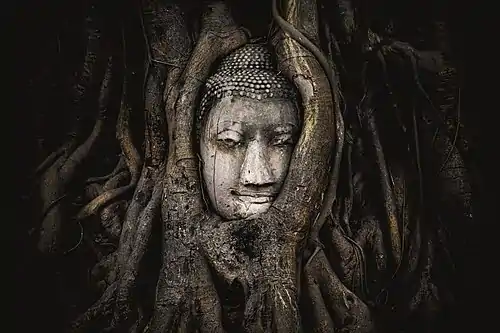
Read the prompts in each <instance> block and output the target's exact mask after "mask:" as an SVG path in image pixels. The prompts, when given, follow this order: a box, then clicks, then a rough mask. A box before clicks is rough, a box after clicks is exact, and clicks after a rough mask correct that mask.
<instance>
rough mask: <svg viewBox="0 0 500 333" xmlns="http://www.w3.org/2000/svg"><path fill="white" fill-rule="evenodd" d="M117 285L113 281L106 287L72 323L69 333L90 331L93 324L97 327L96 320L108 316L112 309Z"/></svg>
mask: <svg viewBox="0 0 500 333" xmlns="http://www.w3.org/2000/svg"><path fill="white" fill-rule="evenodd" d="M117 287H118V282H114V283H113V284H111V285H110V286H109V287H108V288H106V291H105V292H104V294H103V295H102V296H101V298H100V299H99V300H98V301H97V302H96V303H94V304H93V305H92V306H91V307H90V308H89V309H88V310H87V311H85V313H84V314H82V315H81V316H80V317H78V319H77V320H75V321H74V322H73V323H72V325H71V329H70V330H69V331H70V332H71V333H84V332H89V331H92V330H93V325H95V326H96V327H98V325H97V324H96V321H100V320H103V319H104V318H106V317H109V316H110V315H111V314H112V311H113V303H114V299H115V297H116V290H117Z"/></svg>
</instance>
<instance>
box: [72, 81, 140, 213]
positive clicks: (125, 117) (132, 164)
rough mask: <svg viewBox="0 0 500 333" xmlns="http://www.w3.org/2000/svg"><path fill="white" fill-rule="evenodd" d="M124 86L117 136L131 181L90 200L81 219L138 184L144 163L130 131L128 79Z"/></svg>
mask: <svg viewBox="0 0 500 333" xmlns="http://www.w3.org/2000/svg"><path fill="white" fill-rule="evenodd" d="M124 87H125V88H124V97H123V100H122V106H121V108H120V113H119V116H118V124H117V138H118V140H119V142H120V146H121V148H122V151H123V154H124V156H125V160H126V163H127V166H128V169H129V171H130V183H129V184H128V185H126V186H122V187H120V188H116V189H112V190H110V191H107V192H105V193H103V194H101V195H100V196H98V197H97V198H95V199H94V200H92V201H91V202H89V203H88V204H87V205H86V206H85V207H83V208H82V209H81V210H80V212H78V215H77V216H76V218H77V219H79V220H83V219H85V218H87V217H88V216H90V215H93V214H95V213H96V212H97V211H98V210H99V209H100V208H101V207H103V206H105V205H106V204H108V203H109V202H111V201H113V200H116V199H117V198H119V197H121V196H123V195H124V194H126V193H127V192H129V191H131V190H133V189H134V187H135V185H136V184H137V181H138V178H139V168H140V166H141V165H142V161H141V156H140V154H139V152H138V151H137V149H136V148H135V147H134V144H133V142H132V134H131V132H130V126H129V120H130V113H131V111H132V108H131V107H130V106H129V103H128V101H127V96H128V91H127V79H125V83H124Z"/></svg>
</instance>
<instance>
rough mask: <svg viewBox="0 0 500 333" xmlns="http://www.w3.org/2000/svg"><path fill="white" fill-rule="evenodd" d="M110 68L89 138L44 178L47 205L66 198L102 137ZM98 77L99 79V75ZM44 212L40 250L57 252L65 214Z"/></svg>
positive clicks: (57, 211) (54, 208) (59, 211)
mask: <svg viewBox="0 0 500 333" xmlns="http://www.w3.org/2000/svg"><path fill="white" fill-rule="evenodd" d="M110 67H111V65H110V64H108V68H107V70H106V72H105V74H104V77H103V78H102V80H103V81H102V82H103V84H102V87H103V90H102V92H101V96H100V99H99V115H98V117H97V120H96V122H95V124H94V128H93V130H92V132H91V133H90V135H89V137H88V138H87V139H86V140H85V142H83V143H82V144H81V145H80V146H78V147H77V148H76V149H75V150H74V151H72V152H70V151H68V150H67V151H66V152H67V153H66V154H65V155H63V156H61V157H60V158H59V159H58V160H57V161H56V162H55V163H54V164H53V165H52V166H51V167H50V168H49V169H48V170H47V171H46V173H45V174H44V176H43V181H42V184H41V186H42V200H43V201H45V202H51V201H54V200H55V199H56V198H58V197H62V196H63V195H64V192H65V188H66V186H67V185H68V184H69V183H70V182H71V181H72V178H73V175H74V174H75V172H76V170H77V168H78V167H79V166H80V165H81V164H82V163H83V161H84V159H85V157H86V156H87V155H88V153H89V151H90V150H91V148H92V147H93V146H94V145H95V143H96V141H97V140H98V138H99V137H100V135H101V134H102V129H103V126H104V120H105V114H106V111H107V104H106V103H107V87H108V82H109V80H110V71H111V68H110ZM95 75H96V76H99V73H97V74H95ZM72 145H73V144H72V143H68V147H70V146H72ZM45 205H46V204H45ZM43 209H44V211H47V214H46V215H45V216H44V218H43V221H42V226H41V229H40V238H39V242H38V248H39V250H40V251H41V252H43V253H51V252H55V251H57V250H58V247H59V242H58V234H59V232H60V228H61V223H62V214H63V212H62V211H61V210H60V209H59V208H58V207H57V206H53V207H52V208H51V210H50V211H49V210H48V208H47V207H43Z"/></svg>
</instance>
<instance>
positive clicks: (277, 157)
mask: <svg viewBox="0 0 500 333" xmlns="http://www.w3.org/2000/svg"><path fill="white" fill-rule="evenodd" d="M298 134H299V115H298V110H297V108H296V106H295V104H294V103H292V102H291V101H286V100H277V99H266V100H256V99H250V98H245V97H224V98H222V99H220V100H219V101H217V102H216V103H215V105H214V107H213V108H212V109H211V110H210V112H209V114H208V115H207V119H206V121H205V122H204V124H203V127H202V129H201V137H200V152H201V158H202V161H203V179H204V182H205V186H206V189H207V191H208V196H209V198H210V201H211V203H212V206H213V207H214V208H215V209H216V211H217V213H218V214H219V215H220V216H222V217H223V218H225V219H246V218H251V217H255V216H256V215H257V214H261V213H264V212H265V211H267V210H268V209H269V207H270V206H271V204H272V202H273V201H274V199H275V198H276V196H277V195H278V194H279V191H280V189H281V186H282V185H283V181H284V180H285V177H286V174H287V171H288V166H289V162H290V157H291V155H292V152H293V148H294V146H295V143H296V138H297V136H298Z"/></svg>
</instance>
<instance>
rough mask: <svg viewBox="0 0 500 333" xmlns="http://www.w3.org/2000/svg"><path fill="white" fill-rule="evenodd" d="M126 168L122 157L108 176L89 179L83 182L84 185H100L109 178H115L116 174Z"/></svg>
mask: <svg viewBox="0 0 500 333" xmlns="http://www.w3.org/2000/svg"><path fill="white" fill-rule="evenodd" d="M125 167H126V164H125V158H124V157H123V155H122V156H121V157H120V160H119V161H118V163H117V164H116V167H115V169H114V170H113V171H112V172H111V173H110V174H108V175H105V176H99V177H90V178H88V179H87V180H86V181H85V184H91V183H101V182H105V181H107V180H108V179H110V178H111V177H113V176H115V175H116V174H117V173H119V172H121V171H122V170H124V168H125Z"/></svg>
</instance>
